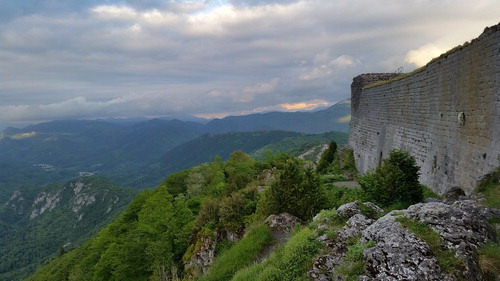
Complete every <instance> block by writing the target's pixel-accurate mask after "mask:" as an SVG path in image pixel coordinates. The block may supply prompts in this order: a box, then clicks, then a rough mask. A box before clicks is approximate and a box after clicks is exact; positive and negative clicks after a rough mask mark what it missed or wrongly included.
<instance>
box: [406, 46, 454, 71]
mask: <svg viewBox="0 0 500 281" xmlns="http://www.w3.org/2000/svg"><path fill="white" fill-rule="evenodd" d="M448 49H450V47H446V48H440V47H438V46H436V45H435V44H433V43H428V44H425V45H424V46H422V47H420V48H418V49H415V50H411V51H409V52H408V53H407V54H406V57H405V61H406V62H407V63H412V64H414V65H416V66H417V67H420V66H424V65H426V64H427V63H428V62H429V61H430V60H432V59H433V58H435V57H438V56H439V55H441V54H442V53H444V52H446V51H447V50H448Z"/></svg>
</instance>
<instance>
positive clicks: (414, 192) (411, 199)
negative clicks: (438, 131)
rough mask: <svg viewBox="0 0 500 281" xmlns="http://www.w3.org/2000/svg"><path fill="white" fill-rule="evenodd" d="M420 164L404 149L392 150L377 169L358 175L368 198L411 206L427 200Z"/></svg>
mask: <svg viewBox="0 0 500 281" xmlns="http://www.w3.org/2000/svg"><path fill="white" fill-rule="evenodd" d="M419 171H420V167H419V166H417V165H416V162H415V158H414V157H413V156H411V155H410V154H409V153H408V152H406V151H402V150H391V152H390V153H389V158H387V159H383V160H382V165H380V166H379V167H377V169H376V170H375V171H374V172H373V171H372V172H368V173H366V174H365V175H363V176H361V177H359V178H358V182H359V184H360V185H361V188H362V189H363V191H364V193H365V194H366V197H367V200H370V201H373V202H374V203H377V204H379V205H381V206H384V207H388V206H391V205H398V206H406V207H407V206H409V205H411V204H414V203H417V202H421V201H422V200H423V190H422V185H421V184H420V183H419V181H418V177H419Z"/></svg>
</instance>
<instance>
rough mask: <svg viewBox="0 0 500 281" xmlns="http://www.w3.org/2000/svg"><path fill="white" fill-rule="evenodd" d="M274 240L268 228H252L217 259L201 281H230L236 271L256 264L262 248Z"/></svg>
mask: <svg viewBox="0 0 500 281" xmlns="http://www.w3.org/2000/svg"><path fill="white" fill-rule="evenodd" d="M272 240H273V238H272V235H271V233H270V231H269V228H268V227H267V226H265V225H255V226H253V227H251V228H250V229H249V231H248V233H247V235H246V236H245V237H243V238H242V239H241V240H240V241H238V242H237V243H236V244H235V245H234V246H233V247H231V248H229V249H227V250H226V251H224V252H222V253H221V254H220V256H218V257H217V258H216V259H215V261H214V263H213V265H212V266H211V267H210V270H209V271H208V273H207V274H206V275H205V276H202V277H201V278H200V279H199V280H200V281H208V280H214V281H222V280H230V279H231V278H232V277H233V275H234V274H235V273H236V271H238V270H240V269H242V268H244V267H245V266H248V265H249V264H251V263H252V262H254V261H255V259H256V258H257V256H258V254H259V253H260V252H261V250H262V248H263V247H264V246H265V245H266V244H270V243H271V242H272Z"/></svg>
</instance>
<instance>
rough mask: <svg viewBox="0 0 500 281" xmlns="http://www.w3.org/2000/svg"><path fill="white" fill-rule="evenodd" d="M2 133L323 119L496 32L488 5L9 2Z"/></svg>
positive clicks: (489, 0) (2, 38)
mask: <svg viewBox="0 0 500 281" xmlns="http://www.w3.org/2000/svg"><path fill="white" fill-rule="evenodd" d="M4 2H5V3H2V5H3V6H2V7H1V9H0V23H1V24H0V65H1V66H0V128H1V126H7V125H15V124H17V123H31V122H41V121H47V120H54V119H66V118H107V117H134V116H176V115H196V116H203V117H222V116H225V115H229V114H232V115H234V114H244V113H251V112H259V111H265V110H300V109H311V108H314V106H319V105H321V106H324V105H328V104H332V103H334V102H337V101H340V100H343V99H346V98H348V97H349V95H350V90H349V89H350V88H349V85H350V83H351V81H352V77H354V76H356V75H358V74H360V73H365V72H393V71H396V70H397V69H398V68H400V67H404V68H405V70H406V71H410V70H412V69H414V68H415V67H418V66H421V65H423V64H425V63H426V62H428V61H429V60H430V59H432V58H433V57H435V56H438V55H439V54H441V53H442V52H444V51H446V50H448V49H451V48H452V47H454V46H456V45H459V44H462V43H464V42H465V41H467V40H470V39H473V38H475V37H476V36H478V35H479V34H480V33H481V32H482V30H483V29H484V27H486V26H490V25H494V24H496V23H498V20H499V18H498V15H499V14H500V3H499V2H498V1H497V0H479V1H474V2H470V1H466V0H458V1H453V3H452V2H451V1H431V0H421V1H416V0H415V1H395V0H376V1H362V0H339V1H323V0H310V1H305V0H304V1H300V0H284V1H258V0H257V1H160V0H148V1H136V0H114V1H95V0H94V1H77V0H69V1H62V2H61V1H59V2H57V3H55V2H54V1H49V0H39V1H35V0H23V1H4Z"/></svg>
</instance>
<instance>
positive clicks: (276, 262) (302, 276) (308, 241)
mask: <svg viewBox="0 0 500 281" xmlns="http://www.w3.org/2000/svg"><path fill="white" fill-rule="evenodd" d="M315 238H316V234H315V232H314V231H313V230H311V229H310V228H307V227H305V228H302V229H301V230H299V231H298V232H297V233H296V234H295V235H293V236H292V237H291V238H290V239H289V240H288V242H287V243H286V244H285V245H284V246H282V247H280V248H278V249H277V250H275V251H274V252H273V253H272V254H271V255H270V256H269V257H268V258H267V259H266V261H265V262H264V263H262V264H255V265H253V266H251V267H249V268H246V269H244V270H241V271H239V272H237V273H236V275H235V276H234V278H233V279H232V280H233V281H247V280H255V281H260V280H262V281H264V280H308V278H307V275H306V274H307V270H308V267H309V265H310V263H311V261H312V258H313V257H314V255H315V254H316V253H317V252H318V250H319V249H320V243H319V242H318V241H316V239H315Z"/></svg>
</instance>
